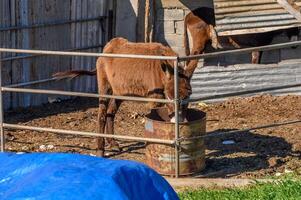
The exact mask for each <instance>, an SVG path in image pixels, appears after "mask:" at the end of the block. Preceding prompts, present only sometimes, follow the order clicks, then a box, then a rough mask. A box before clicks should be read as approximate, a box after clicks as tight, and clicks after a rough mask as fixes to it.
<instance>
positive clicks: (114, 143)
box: [108, 142, 121, 152]
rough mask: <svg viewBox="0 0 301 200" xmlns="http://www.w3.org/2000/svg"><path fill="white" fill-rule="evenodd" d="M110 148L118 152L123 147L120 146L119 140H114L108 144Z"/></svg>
mask: <svg viewBox="0 0 301 200" xmlns="http://www.w3.org/2000/svg"><path fill="white" fill-rule="evenodd" d="M108 149H110V150H112V151H117V152H120V151H121V148H120V146H119V144H118V143H117V142H113V143H110V144H108Z"/></svg>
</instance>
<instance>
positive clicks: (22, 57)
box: [0, 44, 103, 62]
mask: <svg viewBox="0 0 301 200" xmlns="http://www.w3.org/2000/svg"><path fill="white" fill-rule="evenodd" d="M102 47H103V45H101V44H99V45H94V46H87V47H81V48H71V49H64V50H62V51H78V50H87V49H95V48H102ZM59 51H61V50H59ZM38 56H42V55H40V54H35V55H26V56H14V57H8V58H2V59H0V61H1V62H6V61H12V60H19V59H27V58H34V57H38Z"/></svg>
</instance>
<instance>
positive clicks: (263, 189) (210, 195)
mask: <svg viewBox="0 0 301 200" xmlns="http://www.w3.org/2000/svg"><path fill="white" fill-rule="evenodd" d="M179 196H180V199H182V200H199V199H200V200H206V199H210V200H215V199H216V200H232V199H233V200H234V199H235V200H237V199H243V200H248V199H249V200H254V199H256V200H261V199H262V200H263V199H264V200H267V199H275V200H278V199H279V200H280V199H281V200H284V199H301V180H289V179H285V180H281V181H279V182H277V183H257V184H256V185H254V186H250V187H246V188H235V189H199V190H186V191H184V192H181V193H179Z"/></svg>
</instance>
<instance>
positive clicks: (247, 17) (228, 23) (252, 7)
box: [213, 0, 301, 35]
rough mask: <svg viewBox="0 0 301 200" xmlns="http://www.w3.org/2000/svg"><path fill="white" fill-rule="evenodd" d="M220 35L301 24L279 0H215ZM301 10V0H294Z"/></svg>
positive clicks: (255, 31)
mask: <svg viewBox="0 0 301 200" xmlns="http://www.w3.org/2000/svg"><path fill="white" fill-rule="evenodd" d="M213 2H214V9H215V16H216V29H217V31H218V33H219V35H236V34H245V33H259V32H266V31H271V30H276V29H284V28H288V27H296V26H301V22H300V21H299V22H298V20H297V19H296V18H295V17H294V16H293V15H291V14H289V13H288V12H287V11H286V10H285V9H284V8H283V7H282V6H281V5H280V4H279V3H278V2H277V0H252V1H247V0H239V1H238V0H213ZM292 2H294V6H295V7H298V8H297V9H298V10H299V11H300V6H301V0H292Z"/></svg>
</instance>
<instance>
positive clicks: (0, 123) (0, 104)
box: [0, 53, 5, 152]
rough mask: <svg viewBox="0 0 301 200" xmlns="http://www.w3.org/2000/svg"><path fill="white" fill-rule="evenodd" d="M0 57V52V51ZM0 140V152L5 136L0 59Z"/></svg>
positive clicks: (0, 65) (2, 149) (0, 64)
mask: <svg viewBox="0 0 301 200" xmlns="http://www.w3.org/2000/svg"><path fill="white" fill-rule="evenodd" d="M0 58H1V53H0ZM0 142H1V152H4V149H5V137H4V129H3V101H2V62H1V60H0Z"/></svg>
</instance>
